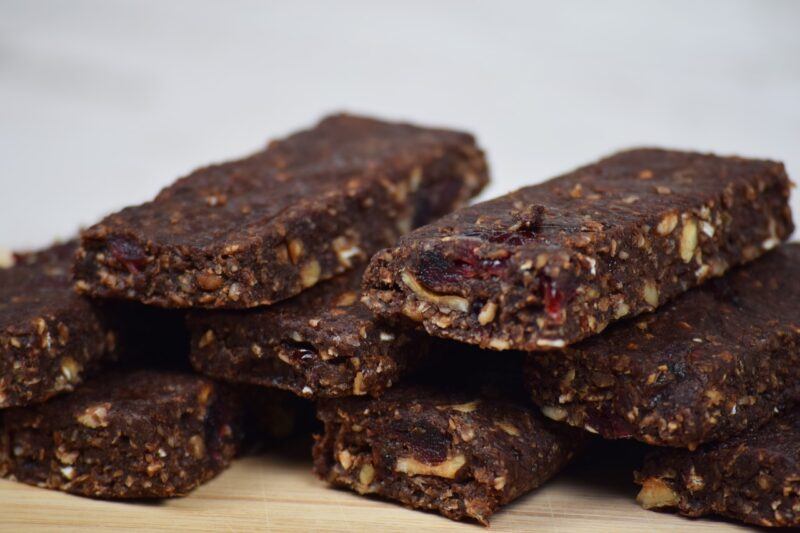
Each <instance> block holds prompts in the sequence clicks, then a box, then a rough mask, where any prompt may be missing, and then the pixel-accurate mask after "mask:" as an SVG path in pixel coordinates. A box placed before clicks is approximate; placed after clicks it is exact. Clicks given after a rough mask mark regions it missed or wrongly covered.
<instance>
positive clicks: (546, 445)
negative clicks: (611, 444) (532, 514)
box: [314, 376, 583, 524]
mask: <svg viewBox="0 0 800 533" xmlns="http://www.w3.org/2000/svg"><path fill="white" fill-rule="evenodd" d="M450 377H453V376H450ZM455 381H459V382H458V383H457V384H455ZM449 383H450V385H453V386H452V387H448V386H447V385H446V384H445V383H442V384H441V386H436V385H429V384H420V383H403V384H400V385H397V386H395V387H392V388H391V389H389V390H387V391H386V392H385V393H384V394H383V395H382V396H381V397H380V398H377V399H374V398H356V397H350V398H339V399H335V400H324V401H321V402H320V403H319V405H318V410H317V416H319V418H320V420H322V421H323V423H324V426H325V430H324V433H323V435H322V436H321V437H318V438H317V443H316V444H315V446H314V469H315V471H316V473H317V475H319V477H320V478H322V479H324V480H326V481H328V482H329V483H332V484H334V485H337V486H342V487H347V488H350V489H352V490H355V491H356V492H358V493H360V494H374V495H378V496H381V497H384V498H388V499H392V500H396V501H398V502H400V503H402V504H404V505H406V506H408V507H412V508H416V509H423V510H432V511H436V512H438V513H441V514H442V515H444V516H446V517H448V518H451V519H453V520H463V519H472V520H477V521H479V522H481V523H483V524H488V519H489V516H490V515H492V514H493V513H494V512H496V511H497V510H498V509H499V508H500V507H502V506H503V505H505V504H507V503H509V502H511V501H512V500H514V499H516V498H518V497H519V496H521V495H523V494H525V493H527V492H529V491H531V490H533V489H534V488H536V487H538V486H539V485H541V484H542V483H544V482H545V481H547V480H548V479H549V478H551V477H552V476H553V475H555V473H556V472H558V471H559V470H560V469H561V468H562V467H563V466H564V465H565V464H566V463H567V462H568V461H569V460H570V458H571V457H572V456H573V454H574V453H575V452H576V451H577V449H578V448H579V447H580V446H581V444H582V442H583V438H582V435H581V434H579V433H574V432H571V431H570V429H571V428H569V427H567V426H562V425H557V424H553V423H551V422H550V421H548V420H546V419H545V418H544V417H541V416H540V415H539V414H538V413H537V412H536V409H535V408H534V407H533V406H532V405H531V404H529V403H528V402H527V401H526V400H525V399H524V398H520V397H519V395H518V394H516V392H515V391H516V389H515V388H514V387H512V386H511V385H508V384H501V382H497V381H494V382H493V383H492V385H491V386H488V387H484V388H482V389H476V388H474V387H467V386H465V385H464V383H462V382H461V381H460V380H453V381H449Z"/></svg>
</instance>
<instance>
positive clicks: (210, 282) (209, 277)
mask: <svg viewBox="0 0 800 533" xmlns="http://www.w3.org/2000/svg"><path fill="white" fill-rule="evenodd" d="M195 280H197V284H198V285H200V288H201V289H203V290H204V291H215V290H217V289H219V288H220V287H222V277H221V276H218V275H216V274H209V273H207V272H199V273H197V274H196V275H195Z"/></svg>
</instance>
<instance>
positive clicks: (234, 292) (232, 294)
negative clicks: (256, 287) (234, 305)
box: [228, 283, 242, 302]
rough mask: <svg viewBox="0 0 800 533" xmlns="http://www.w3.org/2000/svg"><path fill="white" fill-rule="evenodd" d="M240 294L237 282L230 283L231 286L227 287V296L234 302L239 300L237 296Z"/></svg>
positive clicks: (240, 288)
mask: <svg viewBox="0 0 800 533" xmlns="http://www.w3.org/2000/svg"><path fill="white" fill-rule="evenodd" d="M241 294H242V286H241V285H239V284H238V283H231V286H230V287H228V298H230V299H231V300H233V301H234V302H238V301H239V296H241Z"/></svg>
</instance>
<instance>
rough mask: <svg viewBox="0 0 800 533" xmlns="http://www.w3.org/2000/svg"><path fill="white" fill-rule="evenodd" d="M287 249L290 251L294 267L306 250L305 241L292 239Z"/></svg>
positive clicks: (290, 258)
mask: <svg viewBox="0 0 800 533" xmlns="http://www.w3.org/2000/svg"><path fill="white" fill-rule="evenodd" d="M287 248H288V249H289V260H291V262H292V264H293V265H296V264H297V262H298V261H299V260H300V257H302V255H303V251H304V250H305V247H304V246H303V241H301V240H300V239H292V240H290V241H289V244H288V245H287Z"/></svg>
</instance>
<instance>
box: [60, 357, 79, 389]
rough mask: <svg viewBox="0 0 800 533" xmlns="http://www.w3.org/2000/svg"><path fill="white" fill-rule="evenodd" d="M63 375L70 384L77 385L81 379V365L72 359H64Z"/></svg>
mask: <svg viewBox="0 0 800 533" xmlns="http://www.w3.org/2000/svg"><path fill="white" fill-rule="evenodd" d="M61 373H62V374H63V375H64V377H65V378H67V382H68V383H75V382H76V381H78V379H79V377H80V373H81V365H79V364H78V362H77V361H75V359H73V358H72V357H69V356H67V357H64V358H63V359H62V360H61Z"/></svg>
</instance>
